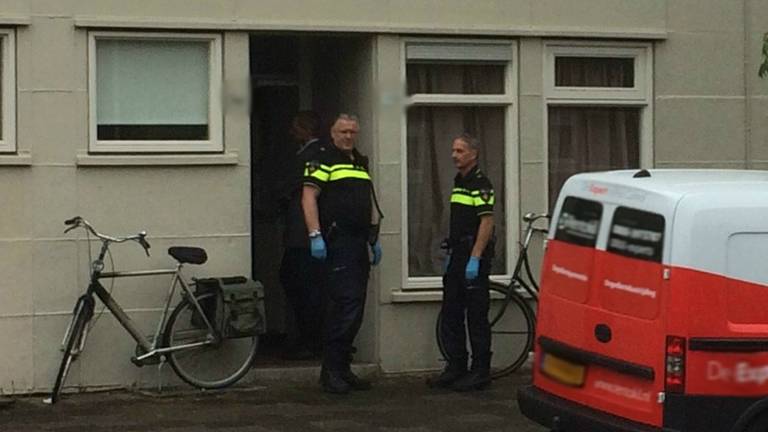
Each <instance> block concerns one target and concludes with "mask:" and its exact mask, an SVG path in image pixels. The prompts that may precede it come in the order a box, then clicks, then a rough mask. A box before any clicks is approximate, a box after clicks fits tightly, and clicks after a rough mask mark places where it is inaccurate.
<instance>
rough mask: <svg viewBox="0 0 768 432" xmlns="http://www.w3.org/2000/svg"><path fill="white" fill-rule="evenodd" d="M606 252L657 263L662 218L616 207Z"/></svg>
mask: <svg viewBox="0 0 768 432" xmlns="http://www.w3.org/2000/svg"><path fill="white" fill-rule="evenodd" d="M607 249H608V251H609V252H613V253H616V254H619V255H623V256H626V257H629V258H636V259H641V260H646V261H654V262H661V256H662V252H663V249H664V216H662V215H659V214H656V213H650V212H646V211H642V210H635V209H631V208H626V207H619V208H617V209H616V212H615V213H614V214H613V223H612V224H611V232H610V235H609V237H608V248H607Z"/></svg>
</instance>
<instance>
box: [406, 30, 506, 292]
mask: <svg viewBox="0 0 768 432" xmlns="http://www.w3.org/2000/svg"><path fill="white" fill-rule="evenodd" d="M514 48H515V47H514V46H513V45H511V44H510V43H509V42H474V41H473V42H466V43H465V42H462V43H456V42H424V41H415V42H409V43H407V44H406V50H405V52H406V64H405V81H406V90H407V94H408V96H409V98H408V107H407V113H406V122H407V133H406V137H405V146H406V148H405V153H406V155H407V156H406V158H407V161H406V163H404V169H405V173H404V174H405V176H406V177H407V185H408V186H407V190H408V197H407V203H406V205H405V206H404V207H405V208H406V210H405V211H406V213H407V231H406V235H405V236H404V237H405V239H404V241H405V242H407V247H406V245H405V244H404V248H403V249H404V251H405V253H406V254H407V255H406V256H405V257H404V262H405V263H407V268H408V272H407V277H408V281H407V285H408V286H409V287H416V288H419V287H423V288H434V287H435V286H437V285H439V279H438V277H439V276H441V275H442V273H443V270H442V268H443V258H442V257H441V256H440V254H439V251H440V244H441V242H442V240H443V239H444V238H445V237H447V235H448V222H449V218H450V204H449V202H448V197H449V194H450V191H451V188H452V187H453V179H454V176H455V175H456V168H455V167H454V165H453V161H452V160H451V150H450V149H451V144H452V141H453V139H454V138H455V137H457V136H458V135H460V134H461V133H463V132H468V133H470V134H472V135H473V136H475V137H477V138H478V139H479V141H480V163H479V165H480V169H482V170H483V172H484V173H485V174H486V175H487V176H488V177H489V178H490V180H491V182H492V183H493V185H494V189H495V193H496V197H497V200H496V205H495V206H494V221H495V225H496V228H495V234H496V246H495V258H494V261H493V265H492V272H493V274H497V275H503V274H505V273H506V272H507V269H508V267H509V266H508V263H507V259H508V256H509V255H510V254H509V253H508V252H507V244H510V243H512V244H514V242H509V241H508V229H507V226H508V225H507V224H508V218H507V216H508V215H507V213H508V212H507V207H508V200H507V199H506V197H507V187H508V185H507V179H508V178H510V172H509V171H508V170H509V168H508V167H509V166H512V164H510V162H509V161H510V160H511V159H509V158H510V157H511V155H510V154H509V152H510V150H509V143H510V142H511V141H513V140H514V135H513V134H514V128H513V127H511V125H512V122H513V121H514V120H513V119H514V117H515V114H514V112H513V107H514V97H515V95H514V92H515V90H514V89H515V83H514V82H513V80H514V76H515V74H514V73H513V71H512V68H513V64H512V59H513V58H514V53H515V51H514Z"/></svg>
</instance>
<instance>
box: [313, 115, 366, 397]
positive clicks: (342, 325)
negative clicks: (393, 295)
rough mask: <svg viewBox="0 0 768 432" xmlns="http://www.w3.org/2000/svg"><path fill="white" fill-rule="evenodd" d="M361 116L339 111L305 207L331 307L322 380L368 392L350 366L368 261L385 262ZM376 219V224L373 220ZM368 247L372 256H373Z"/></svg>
mask: <svg viewBox="0 0 768 432" xmlns="http://www.w3.org/2000/svg"><path fill="white" fill-rule="evenodd" d="M358 132H359V125H358V120H357V118H356V117H355V116H352V115H348V114H340V115H339V116H338V117H337V118H336V121H335V122H334V124H333V127H332V128H331V140H332V141H333V145H329V146H328V149H327V151H325V152H323V153H320V154H319V155H318V158H317V159H316V160H313V161H310V162H308V163H307V168H306V170H305V173H304V189H303V195H302V207H303V209H304V217H305V220H306V223H307V229H308V230H309V239H310V251H311V254H312V257H314V258H315V259H317V260H320V261H324V262H325V265H326V267H325V268H326V271H327V279H326V286H327V291H328V301H329V303H330V304H329V308H328V313H327V314H326V317H325V320H326V324H325V341H324V344H325V347H324V350H323V364H322V371H321V374H320V382H321V384H322V386H323V390H325V391H326V392H329V393H337V394H344V393H348V392H350V391H351V390H368V389H370V388H371V384H370V382H368V381H365V380H363V379H361V378H359V377H357V376H356V375H355V374H354V373H352V371H351V369H350V363H351V361H352V354H353V352H354V349H353V347H352V343H353V342H354V340H355V336H356V335H357V332H358V330H360V325H361V324H362V321H363V308H364V306H365V297H366V290H367V285H368V274H369V270H370V265H371V264H373V265H377V264H378V263H379V261H380V260H381V245H380V244H379V241H378V238H376V237H377V236H372V235H371V234H372V231H377V230H373V229H372V227H373V226H374V225H377V224H378V219H380V216H381V215H380V213H379V214H378V218H377V219H376V220H373V219H372V217H373V212H372V206H373V203H374V202H375V198H374V197H373V187H372V183H371V177H370V175H369V173H368V161H367V159H366V158H365V157H364V156H363V155H362V154H360V153H359V152H358V151H357V150H356V149H355V143H356V140H357V134H358ZM374 222H375V224H374ZM369 248H370V250H371V253H372V257H371V256H369Z"/></svg>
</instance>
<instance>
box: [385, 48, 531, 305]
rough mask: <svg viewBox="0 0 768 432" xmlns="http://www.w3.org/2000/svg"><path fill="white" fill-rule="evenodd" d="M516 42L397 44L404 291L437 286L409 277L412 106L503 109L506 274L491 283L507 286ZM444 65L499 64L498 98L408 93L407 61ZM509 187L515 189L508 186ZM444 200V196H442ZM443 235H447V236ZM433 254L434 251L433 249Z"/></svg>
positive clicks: (514, 178)
mask: <svg viewBox="0 0 768 432" xmlns="http://www.w3.org/2000/svg"><path fill="white" fill-rule="evenodd" d="M518 52H519V51H518V42H517V41H516V40H510V39H505V40H498V39H495V40H488V39H428V38H405V39H403V41H402V42H401V61H400V64H401V71H400V72H401V74H400V82H401V88H402V91H403V94H405V96H404V103H403V110H402V117H401V121H402V124H403V125H404V127H403V128H402V130H401V137H400V143H401V153H400V154H401V158H402V159H401V164H400V165H401V184H402V188H403V196H402V198H401V210H402V213H401V220H402V221H403V222H402V236H401V263H402V269H403V272H402V287H403V290H404V291H418V290H434V289H437V288H440V287H442V285H443V281H442V277H441V276H415V277H411V276H410V268H409V263H408V256H409V247H408V239H409V232H408V109H409V108H411V107H414V106H431V107H441V106H485V107H502V108H505V109H506V113H505V116H504V117H505V120H504V128H505V131H504V136H505V137H504V140H505V148H504V169H505V171H504V178H505V181H506V187H505V191H506V193H505V196H504V197H501V198H503V199H504V200H505V201H504V208H505V210H506V211H505V215H504V216H505V223H506V227H507V236H506V239H505V243H506V273H505V274H502V275H493V276H491V279H492V280H497V281H500V282H504V283H509V281H510V279H511V269H512V267H513V266H514V263H515V258H516V251H517V249H516V248H515V247H514V246H515V245H517V242H516V241H515V239H516V238H518V235H519V229H520V227H519V224H518V222H517V221H518V220H519V212H520V209H519V199H518V198H519V192H518V186H517V185H518V184H519V167H518V165H519V164H518V158H519V156H518V153H519V152H518V150H519V142H518V130H517V118H518V94H517V88H518V63H519V57H518ZM414 60H415V61H424V62H432V61H434V62H445V63H456V64H461V63H475V62H478V63H493V64H504V65H505V73H504V93H503V94H484V95H479V94H478V95H474V94H425V93H416V94H413V95H407V91H406V90H407V66H408V63H409V61H414ZM512 185H514V187H512ZM446 199H447V197H446ZM446 234H447V233H446ZM435 252H436V253H437V251H435Z"/></svg>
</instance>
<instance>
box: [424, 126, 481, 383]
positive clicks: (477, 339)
mask: <svg viewBox="0 0 768 432" xmlns="http://www.w3.org/2000/svg"><path fill="white" fill-rule="evenodd" d="M478 153H479V147H478V141H477V139H475V138H474V137H473V136H471V135H469V134H462V135H460V136H458V137H456V139H454V140H453V143H452V151H451V156H452V158H453V163H454V165H455V166H456V168H457V169H458V171H459V172H458V174H456V177H455V178H454V183H453V191H452V193H451V218H450V234H449V238H448V247H449V253H450V254H449V255H448V260H449V261H448V265H447V268H446V273H445V275H444V276H443V305H442V316H443V320H442V327H441V328H440V329H439V331H440V332H441V335H442V339H443V341H444V342H445V349H446V351H447V354H448V359H447V360H448V364H447V366H446V367H445V369H444V370H443V372H442V373H441V374H440V375H438V376H436V377H434V378H431V379H430V380H429V381H428V384H429V385H430V386H431V387H441V388H451V389H453V390H456V391H470V390H479V389H482V388H484V387H486V386H487V385H488V384H490V382H491V376H490V367H491V328H490V324H489V323H488V306H489V293H488V275H489V274H490V269H491V259H492V258H493V247H494V245H493V241H492V237H493V204H494V200H495V198H494V192H493V185H492V184H491V182H490V180H488V178H487V177H486V176H485V174H483V172H482V171H480V169H479V168H478V166H477V160H478ZM465 315H466V323H467V328H468V333H469V341H470V346H471V348H472V367H471V369H470V370H467V361H468V353H467V348H466V336H465V335H466V333H467V332H466V330H465V328H464V321H465V320H464V318H465Z"/></svg>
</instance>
